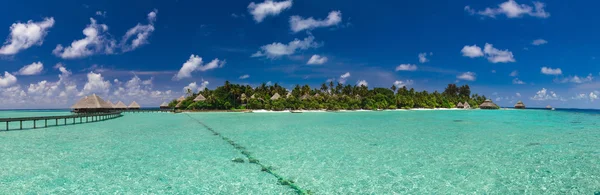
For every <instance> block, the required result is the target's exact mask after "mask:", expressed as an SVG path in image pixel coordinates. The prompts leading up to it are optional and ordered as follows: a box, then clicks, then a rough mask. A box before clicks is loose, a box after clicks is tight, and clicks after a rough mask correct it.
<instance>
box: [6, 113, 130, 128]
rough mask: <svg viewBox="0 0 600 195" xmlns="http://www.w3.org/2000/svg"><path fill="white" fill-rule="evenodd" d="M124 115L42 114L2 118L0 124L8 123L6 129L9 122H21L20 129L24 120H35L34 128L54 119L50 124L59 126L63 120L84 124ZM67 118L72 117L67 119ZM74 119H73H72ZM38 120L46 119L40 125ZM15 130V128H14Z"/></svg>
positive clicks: (66, 122)
mask: <svg viewBox="0 0 600 195" xmlns="http://www.w3.org/2000/svg"><path fill="white" fill-rule="evenodd" d="M121 116H123V115H122V114H121V112H109V113H92V114H73V115H65V116H40V117H19V118H0V124H1V123H6V129H5V130H6V131H8V130H10V127H9V123H13V122H19V128H18V129H19V130H22V129H23V122H33V128H34V129H37V128H42V127H48V121H54V125H52V124H50V126H59V125H61V124H60V122H63V123H62V125H68V124H82V123H90V122H97V121H104V120H108V119H113V118H118V117H121ZM67 119H70V120H68V121H67ZM71 119H72V120H71ZM77 119H79V120H77ZM38 121H40V122H41V121H44V123H43V126H42V124H40V125H39V126H38V123H37V122H38ZM13 130H14V129H13Z"/></svg>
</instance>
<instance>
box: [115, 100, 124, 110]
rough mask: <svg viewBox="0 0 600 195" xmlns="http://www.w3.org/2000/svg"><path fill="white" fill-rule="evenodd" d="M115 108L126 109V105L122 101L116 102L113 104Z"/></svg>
mask: <svg viewBox="0 0 600 195" xmlns="http://www.w3.org/2000/svg"><path fill="white" fill-rule="evenodd" d="M113 109H115V110H127V106H126V105H125V103H123V102H122V101H119V102H117V104H116V105H115V106H113Z"/></svg>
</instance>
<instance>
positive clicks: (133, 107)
mask: <svg viewBox="0 0 600 195" xmlns="http://www.w3.org/2000/svg"><path fill="white" fill-rule="evenodd" d="M127 108H128V109H132V110H139V109H140V108H142V107H141V106H140V105H139V104H138V103H137V102H135V101H133V102H131V104H129V106H127Z"/></svg>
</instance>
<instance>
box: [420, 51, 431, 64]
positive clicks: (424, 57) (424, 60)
mask: <svg viewBox="0 0 600 195" xmlns="http://www.w3.org/2000/svg"><path fill="white" fill-rule="evenodd" d="M427 55H429V56H432V55H433V52H429V54H427V53H419V62H421V63H425V62H429V59H427Z"/></svg>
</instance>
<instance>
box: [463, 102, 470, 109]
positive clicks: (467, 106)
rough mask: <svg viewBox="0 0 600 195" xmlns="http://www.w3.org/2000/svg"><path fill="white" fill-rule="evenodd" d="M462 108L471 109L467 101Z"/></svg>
mask: <svg viewBox="0 0 600 195" xmlns="http://www.w3.org/2000/svg"><path fill="white" fill-rule="evenodd" d="M463 108H464V109H471V105H469V102H465V103H464V104H463Z"/></svg>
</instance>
